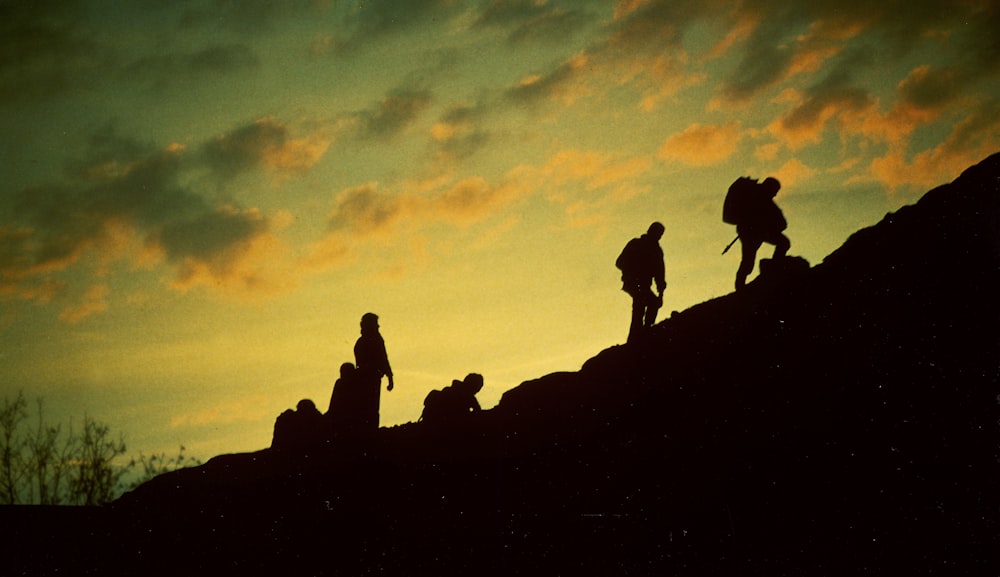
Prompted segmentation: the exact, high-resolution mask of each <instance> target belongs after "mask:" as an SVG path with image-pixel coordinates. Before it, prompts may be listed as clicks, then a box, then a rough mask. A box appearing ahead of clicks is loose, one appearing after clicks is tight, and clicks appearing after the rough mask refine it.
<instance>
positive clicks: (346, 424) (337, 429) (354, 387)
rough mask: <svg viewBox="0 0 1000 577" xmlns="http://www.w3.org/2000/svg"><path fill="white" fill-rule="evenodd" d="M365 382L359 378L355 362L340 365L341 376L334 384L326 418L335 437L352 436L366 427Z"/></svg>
mask: <svg viewBox="0 0 1000 577" xmlns="http://www.w3.org/2000/svg"><path fill="white" fill-rule="evenodd" d="M364 393H365V390H364V383H361V382H360V380H359V379H358V375H357V369H356V367H355V366H354V363H344V364H342V365H340V378H339V379H337V382H336V383H334V385H333V393H331V395H330V408H329V409H327V411H326V420H327V424H328V427H329V429H330V433H331V434H332V435H333V436H334V437H350V436H353V435H355V434H356V433H357V432H358V431H359V430H362V429H363V428H364V422H363V421H362V419H363V418H364V415H365V409H366V407H367V404H366V399H365V396H364Z"/></svg>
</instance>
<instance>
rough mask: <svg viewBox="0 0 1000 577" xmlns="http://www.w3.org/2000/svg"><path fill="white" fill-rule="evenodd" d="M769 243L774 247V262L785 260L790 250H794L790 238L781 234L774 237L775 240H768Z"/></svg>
mask: <svg viewBox="0 0 1000 577" xmlns="http://www.w3.org/2000/svg"><path fill="white" fill-rule="evenodd" d="M768 242H770V243H771V244H773V245H774V256H773V257H772V258H774V260H781V259H783V258H785V255H787V254H788V249H790V248H792V241H790V240H788V237H787V236H785V235H783V234H781V233H780V232H779V233H778V234H776V235H774V237H773V238H771V239H768Z"/></svg>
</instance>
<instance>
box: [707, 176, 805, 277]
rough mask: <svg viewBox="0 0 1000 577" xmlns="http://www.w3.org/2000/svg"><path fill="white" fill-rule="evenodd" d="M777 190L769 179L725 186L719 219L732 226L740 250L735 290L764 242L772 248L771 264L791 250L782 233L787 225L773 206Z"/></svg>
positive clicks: (777, 184)
mask: <svg viewBox="0 0 1000 577" xmlns="http://www.w3.org/2000/svg"><path fill="white" fill-rule="evenodd" d="M779 190H781V183H780V182H778V179H776V178H774V177H770V176H769V177H767V178H765V179H764V182H760V183H758V182H757V181H756V180H754V179H751V178H748V177H741V178H738V179H737V180H736V181H735V182H734V183H733V184H732V185H731V186H730V187H729V192H728V193H727V194H726V200H725V204H724V205H723V207H722V220H723V221H724V222H727V223H729V224H735V225H736V234H737V235H738V238H739V239H740V246H741V247H742V249H743V256H742V258H741V259H740V266H739V269H737V271H736V290H740V289H742V288H743V287H744V286H746V281H747V277H748V276H749V275H750V273H751V272H753V268H754V264H755V262H756V260H757V251H758V250H759V249H760V245H762V244H763V243H765V242H766V243H768V244H773V245H774V256H773V260H774V262H780V261H781V260H782V259H784V258H785V255H786V254H787V253H788V249H789V248H790V247H791V244H792V243H791V241H789V240H788V237H787V236H785V235H784V234H782V232H783V231H784V230H785V228H787V227H788V223H787V222H786V221H785V216H784V215H783V214H782V213H781V209H780V208H778V205H777V204H775V203H774V197H775V196H777V194H778V191H779ZM727 248H728V247H727Z"/></svg>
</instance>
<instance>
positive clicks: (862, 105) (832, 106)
mask: <svg viewBox="0 0 1000 577" xmlns="http://www.w3.org/2000/svg"><path fill="white" fill-rule="evenodd" d="M873 105H874V103H873V102H872V101H871V100H870V99H869V97H868V95H867V94H866V93H864V92H863V91H861V90H856V89H852V88H849V87H842V88H832V89H830V90H828V91H820V90H817V91H816V93H815V94H811V95H807V96H805V97H804V99H803V100H801V101H800V102H799V103H798V105H797V106H795V107H794V108H792V110H791V111H790V112H788V113H787V114H785V115H784V116H782V117H781V118H779V119H777V120H775V121H774V122H772V123H771V124H770V125H768V127H767V130H768V131H769V132H770V133H771V134H773V135H774V136H775V137H777V138H778V139H779V140H781V141H782V142H783V143H784V144H785V146H787V147H788V148H789V149H791V150H798V149H800V148H802V147H803V146H806V145H810V144H817V143H819V142H820V141H821V140H822V138H823V131H824V130H825V129H826V127H827V124H828V123H829V122H830V120H831V119H834V118H837V117H841V118H850V117H851V115H858V114H861V113H862V112H863V111H865V110H868V109H870V108H871V107H873Z"/></svg>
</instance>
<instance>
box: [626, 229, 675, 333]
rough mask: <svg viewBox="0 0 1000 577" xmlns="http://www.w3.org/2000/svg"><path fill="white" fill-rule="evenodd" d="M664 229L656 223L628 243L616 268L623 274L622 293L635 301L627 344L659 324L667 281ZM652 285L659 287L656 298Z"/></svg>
mask: <svg viewBox="0 0 1000 577" xmlns="http://www.w3.org/2000/svg"><path fill="white" fill-rule="evenodd" d="M663 231H664V228H663V225H662V224H660V223H658V222H654V223H653V224H651V225H649V229H648V230H647V231H646V234H644V235H642V236H640V237H638V238H633V239H632V240H630V241H628V244H626V245H625V248H624V249H623V250H622V252H621V254H620V255H618V259H617V260H616V261H615V266H617V267H618V268H619V270H621V271H622V290H623V291H625V292H626V293H628V294H629V295H630V296H631V297H632V324H631V325H630V326H629V330H628V341H629V342H632V341H633V340H635V338H636V337H638V336H639V335H640V334H641V333H642V332H644V329H647V328H649V327H652V326H653V323H654V322H656V313H657V311H659V310H660V307H661V306H663V290H664V289H666V288H667V281H665V280H664V278H663V249H661V248H660V238H662V237H663ZM650 283H655V284H656V294H653V291H652V290H650Z"/></svg>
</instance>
